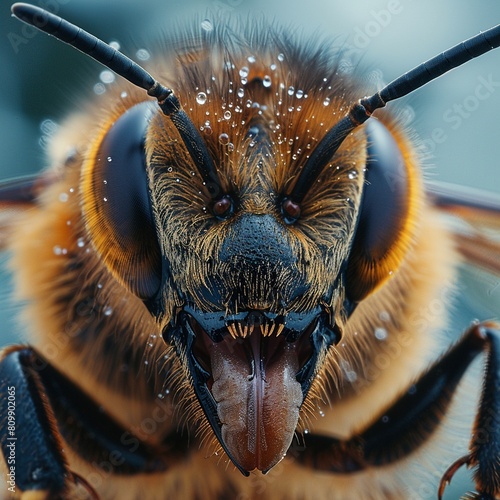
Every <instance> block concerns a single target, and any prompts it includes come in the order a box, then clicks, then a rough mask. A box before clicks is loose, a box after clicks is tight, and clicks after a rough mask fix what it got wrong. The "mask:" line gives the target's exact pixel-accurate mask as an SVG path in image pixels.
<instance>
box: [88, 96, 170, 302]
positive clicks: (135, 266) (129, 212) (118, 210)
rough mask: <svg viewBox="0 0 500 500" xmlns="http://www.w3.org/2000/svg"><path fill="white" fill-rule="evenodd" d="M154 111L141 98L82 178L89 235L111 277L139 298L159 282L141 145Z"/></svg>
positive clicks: (107, 136)
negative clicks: (141, 101)
mask: <svg viewBox="0 0 500 500" xmlns="http://www.w3.org/2000/svg"><path fill="white" fill-rule="evenodd" d="M153 113H154V107H152V105H151V103H146V102H144V103H141V104H137V105H136V106H134V107H133V108H131V109H129V110H127V111H126V112H125V113H124V114H123V115H121V116H120V117H119V118H118V120H116V122H115V123H113V124H112V125H111V127H110V128H109V130H108V131H107V133H106V134H105V135H104V137H103V139H102V141H101V143H100V145H99V147H98V149H97V152H96V154H95V156H94V157H93V158H90V159H89V161H88V162H87V164H86V167H85V169H84V174H83V179H82V192H83V209H84V215H85V220H86V224H87V229H88V231H89V235H90V237H91V239H92V241H93V243H94V245H95V247H96V248H97V250H98V252H99V253H100V255H101V257H102V259H103V260H104V262H105V263H106V265H107V267H108V269H109V270H110V271H111V273H112V274H113V275H114V276H115V278H117V279H118V280H119V281H120V282H121V283H123V284H124V285H125V286H126V287H127V288H128V289H129V290H130V291H131V292H133V293H134V294H135V295H137V296H139V297H140V298H142V299H148V298H151V297H152V296H154V295H155V294H156V292H157V291H158V289H159V287H160V284H161V256H160V249H159V244H158V240H157V236H156V229H155V224H154V219H153V214H152V209H151V199H150V193H149V187H148V177H147V173H146V157H145V149H144V143H145V138H146V133H147V129H148V126H149V122H150V120H151V117H152V115H153Z"/></svg>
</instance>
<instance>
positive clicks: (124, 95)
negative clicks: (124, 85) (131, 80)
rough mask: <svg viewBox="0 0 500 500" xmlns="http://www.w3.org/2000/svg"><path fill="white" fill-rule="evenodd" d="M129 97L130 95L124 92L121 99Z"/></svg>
mask: <svg viewBox="0 0 500 500" xmlns="http://www.w3.org/2000/svg"><path fill="white" fill-rule="evenodd" d="M127 96H128V94H127V93H126V92H122V93H121V94H120V97H121V98H122V99H125V97H127Z"/></svg>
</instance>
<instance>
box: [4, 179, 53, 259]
mask: <svg viewBox="0 0 500 500" xmlns="http://www.w3.org/2000/svg"><path fill="white" fill-rule="evenodd" d="M53 181H54V177H53V176H52V175H49V174H47V173H42V174H40V173H37V174H33V175H29V176H26V177H21V178H18V179H13V180H8V181H4V182H1V183H0V250H1V249H2V248H4V246H5V244H6V241H7V237H8V235H9V232H10V229H11V228H12V227H13V226H14V225H15V224H16V221H17V217H18V216H19V214H20V213H22V212H24V211H25V210H27V209H29V208H31V207H32V206H33V205H34V204H35V203H36V199H37V197H38V196H39V194H40V193H41V192H42V191H43V190H44V189H45V188H46V187H47V186H48V185H49V184H51V183H52V182H53Z"/></svg>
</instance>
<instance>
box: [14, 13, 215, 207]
mask: <svg viewBox="0 0 500 500" xmlns="http://www.w3.org/2000/svg"><path fill="white" fill-rule="evenodd" d="M11 11H12V14H13V15H14V16H16V17H17V18H18V19H20V20H21V21H23V22H25V23H27V24H29V25H31V26H33V27H35V28H37V29H39V30H40V31H44V32H45V33H48V34H49V35H52V36H54V37H55V38H57V39H58V40H61V41H62V42H64V43H67V44H68V45H71V46H72V47H75V48H76V49H78V50H80V51H81V52H83V53H84V54H86V55H88V56H90V57H92V58H93V59H95V60H96V61H98V62H100V63H101V64H103V65H104V66H106V67H107V68H109V69H110V70H112V71H114V72H115V73H116V74H117V75H120V76H121V77H123V78H125V79H126V80H128V81H129V82H130V83H132V84H134V85H136V86H137V87H140V88H142V89H144V90H146V91H147V93H148V94H149V95H150V96H152V97H155V98H156V99H157V100H158V104H159V106H160V108H161V110H162V111H163V113H164V114H165V115H166V116H168V117H169V118H170V119H171V120H172V122H173V124H174V125H175V127H176V128H177V130H178V132H179V134H180V136H181V137H182V140H183V141H184V144H185V145H186V147H187V149H188V151H189V154H190V155H191V158H192V159H193V161H194V163H195V165H196V167H197V168H198V171H199V172H200V175H201V177H202V179H203V181H204V185H205V187H206V189H207V191H208V193H209V195H210V197H211V199H212V200H217V199H219V198H220V197H221V195H222V189H221V184H220V181H219V178H218V175H217V170H216V168H215V165H214V163H213V160H212V158H211V156H210V154H209V152H208V150H207V148H206V146H205V143H204V141H203V138H202V137H201V135H200V133H199V132H198V130H197V128H196V127H195V125H194V124H193V122H192V121H191V119H190V118H189V117H188V115H187V114H186V113H185V111H183V110H182V107H181V105H180V103H179V100H178V99H177V97H176V96H175V95H174V93H173V91H172V89H169V88H168V87H165V86H164V85H162V84H160V83H159V82H158V81H156V80H155V79H154V78H153V77H152V76H151V75H150V74H149V73H148V72H147V71H146V70H145V69H144V68H143V67H142V66H139V65H138V64H137V63H135V62H134V61H132V59H130V58H129V57H127V56H126V55H125V54H122V53H121V52H119V51H118V50H116V49H114V48H113V47H111V46H110V45H108V44H107V43H105V42H103V41H102V40H100V39H99V38H97V37H96V36H94V35H92V34H90V33H88V32H87V31H84V30H83V29H81V28H79V27H78V26H76V25H74V24H72V23H70V22H68V21H66V20H65V19H63V18H61V17H59V16H56V15H55V14H51V13H50V12H47V11H46V10H44V9H41V8H40V7H36V6H34V5H30V4H26V3H15V4H14V5H12V7H11Z"/></svg>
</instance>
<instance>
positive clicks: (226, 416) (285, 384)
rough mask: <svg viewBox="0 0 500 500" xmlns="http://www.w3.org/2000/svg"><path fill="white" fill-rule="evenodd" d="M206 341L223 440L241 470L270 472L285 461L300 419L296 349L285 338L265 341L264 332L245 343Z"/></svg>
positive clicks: (243, 340)
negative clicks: (280, 462) (284, 458)
mask: <svg viewBox="0 0 500 500" xmlns="http://www.w3.org/2000/svg"><path fill="white" fill-rule="evenodd" d="M205 342H207V344H208V345H206V347H207V349H208V354H209V357H210V362H211V365H212V366H211V371H212V378H213V384H212V387H211V392H212V395H213V397H214V399H215V400H216V402H217V414H218V417H219V420H220V422H221V424H222V429H221V431H222V439H223V441H224V443H225V445H226V446H227V448H228V451H229V452H230V453H231V454H232V456H233V458H234V460H235V461H236V462H237V463H238V465H240V466H241V467H242V468H243V469H245V470H247V471H251V470H254V469H259V470H261V471H264V472H266V471H268V470H269V469H270V468H271V467H273V466H274V465H276V464H277V463H278V462H279V461H280V460H281V459H282V458H283V457H284V455H285V453H286V451H287V450H288V448H289V446H290V444H291V442H292V439H293V436H294V432H295V428H296V426H297V421H298V418H299V408H300V405H301V404H302V400H303V394H302V389H301V385H300V383H299V382H297V379H296V374H297V372H298V371H299V361H298V356H297V352H296V349H295V346H294V345H293V344H291V343H289V342H286V340H285V339H284V338H283V336H280V337H277V336H268V337H265V336H263V335H262V332H261V329H260V327H256V328H254V330H253V332H252V333H251V334H250V335H249V336H247V337H246V338H233V337H231V336H230V335H227V336H226V337H225V338H224V340H222V341H221V342H217V343H215V342H212V341H210V340H209V339H208V338H207V337H206V340H205Z"/></svg>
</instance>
